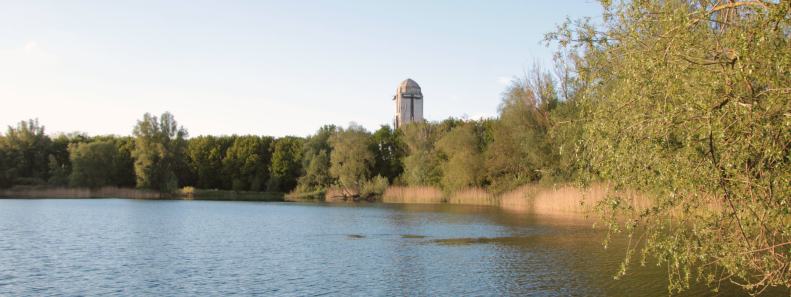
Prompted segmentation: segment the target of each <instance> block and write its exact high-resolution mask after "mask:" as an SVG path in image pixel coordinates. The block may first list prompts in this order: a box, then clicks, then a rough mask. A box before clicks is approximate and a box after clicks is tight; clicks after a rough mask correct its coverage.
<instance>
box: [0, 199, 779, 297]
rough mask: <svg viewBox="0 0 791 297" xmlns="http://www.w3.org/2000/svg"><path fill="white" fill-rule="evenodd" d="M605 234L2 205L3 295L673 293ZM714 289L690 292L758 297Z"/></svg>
mask: <svg viewBox="0 0 791 297" xmlns="http://www.w3.org/2000/svg"><path fill="white" fill-rule="evenodd" d="M591 224H592V222H590V221H584V220H582V219H581V217H580V216H579V215H538V214H530V213H525V212H519V211H510V210H507V209H502V208H498V207H491V206H472V205H451V204H383V203H288V202H220V201H151V200H126V199H98V200H65V199H64V200H61V199H44V200H13V199H10V200H0V296H25V295H33V296H56V295H68V296H75V295H138V296H139V295H149V296H151V295H168V296H178V295H229V294H242V295H255V294H260V295H287V296H291V295H299V296H312V295H366V296H370V295H386V296H391V295H446V296H456V295H467V296H479V295H483V296H486V295H496V296H503V295H552V296H559V295H606V296H666V295H668V291H667V275H666V272H667V270H666V269H667V267H666V266H662V267H656V266H655V265H654V264H655V262H652V263H650V265H649V266H648V267H639V266H634V268H633V269H632V270H630V272H629V275H627V276H626V277H624V278H622V279H621V280H613V278H612V276H613V275H615V273H616V271H617V269H618V266H619V264H620V261H621V260H622V257H623V255H624V249H623V242H624V240H623V239H624V238H623V237H619V238H616V241H617V243H616V244H615V245H614V246H613V247H610V248H609V249H606V250H605V249H604V248H603V247H602V245H601V241H602V239H603V235H604V234H603V232H602V231H601V230H597V229H592V228H591ZM710 290H711V288H708V287H706V286H705V285H700V284H698V285H697V286H695V287H694V288H692V289H691V290H688V291H684V292H682V293H681V294H679V295H680V296H706V295H711V296H741V295H746V294H745V293H744V292H742V291H739V290H738V289H735V288H734V287H732V286H728V287H726V288H723V289H721V292H720V293H713V292H711V291H710ZM723 290H724V292H723ZM780 293H781V294H784V295H788V293H787V292H785V291H780ZM770 295H773V294H770Z"/></svg>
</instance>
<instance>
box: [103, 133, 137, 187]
mask: <svg viewBox="0 0 791 297" xmlns="http://www.w3.org/2000/svg"><path fill="white" fill-rule="evenodd" d="M114 142H115V149H116V154H115V159H114V160H113V169H112V171H111V173H110V182H109V183H110V184H112V185H115V186H118V187H122V188H134V187H135V185H136V184H137V181H136V176H135V159H134V158H133V157H132V152H133V151H134V150H135V139H134V138H132V137H130V136H124V137H119V138H117V139H115V141H114Z"/></svg>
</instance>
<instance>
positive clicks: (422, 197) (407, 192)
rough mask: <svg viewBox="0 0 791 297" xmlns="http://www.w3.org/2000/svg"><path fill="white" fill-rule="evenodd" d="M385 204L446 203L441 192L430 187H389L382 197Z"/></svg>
mask: <svg viewBox="0 0 791 297" xmlns="http://www.w3.org/2000/svg"><path fill="white" fill-rule="evenodd" d="M382 202H386V203H443V202H447V200H446V199H445V195H444V194H443V193H442V190H439V189H437V188H434V187H430V186H409V187H401V186H391V187H388V188H387V190H385V193H384V195H382Z"/></svg>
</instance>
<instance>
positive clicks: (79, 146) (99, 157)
mask: <svg viewBox="0 0 791 297" xmlns="http://www.w3.org/2000/svg"><path fill="white" fill-rule="evenodd" d="M69 153H70V155H69V158H70V159H71V164H72V172H71V176H70V182H69V186H71V187H76V188H92V189H95V188H100V187H104V186H106V185H108V184H110V183H111V180H110V177H111V176H112V173H113V160H114V159H115V157H116V155H117V154H118V151H117V150H116V148H115V144H114V143H113V142H112V141H109V140H105V141H98V142H91V143H73V144H70V145H69ZM53 159H54V158H53Z"/></svg>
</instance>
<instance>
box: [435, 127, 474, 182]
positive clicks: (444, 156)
mask: <svg viewBox="0 0 791 297" xmlns="http://www.w3.org/2000/svg"><path fill="white" fill-rule="evenodd" d="M470 128H474V126H473V125H459V126H457V127H456V128H455V129H453V130H451V131H450V132H448V133H447V134H445V135H444V136H443V137H442V138H440V140H439V141H437V155H438V157H439V158H440V159H441V160H442V161H441V163H440V167H441V168H442V173H443V175H442V187H443V189H444V190H445V191H446V192H454V191H458V190H461V189H463V188H467V187H477V186H481V184H482V183H483V179H484V176H485V172H484V169H485V167H484V160H483V155H482V154H481V151H480V147H479V144H480V139H479V138H478V137H477V136H476V135H474V134H473V133H471V131H469V130H470Z"/></svg>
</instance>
